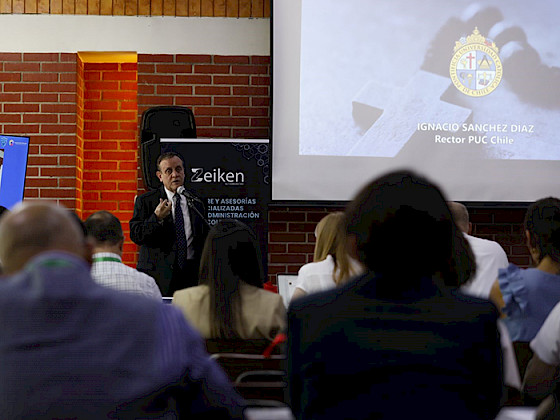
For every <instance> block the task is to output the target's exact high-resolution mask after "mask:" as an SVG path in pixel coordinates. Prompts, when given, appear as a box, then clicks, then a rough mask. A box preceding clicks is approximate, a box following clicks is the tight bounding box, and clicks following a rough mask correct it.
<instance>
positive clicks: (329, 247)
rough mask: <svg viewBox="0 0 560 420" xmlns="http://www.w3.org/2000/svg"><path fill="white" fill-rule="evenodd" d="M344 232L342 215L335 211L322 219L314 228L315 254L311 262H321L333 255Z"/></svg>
mask: <svg viewBox="0 0 560 420" xmlns="http://www.w3.org/2000/svg"><path fill="white" fill-rule="evenodd" d="M343 232H344V213H343V212H341V211H337V212H334V213H330V214H327V215H326V216H325V217H323V218H322V219H321V220H320V221H319V223H317V227H316V228H315V236H316V238H317V240H316V242H315V252H314V255H313V261H323V260H324V259H325V258H327V256H328V255H334V254H335V253H336V248H337V246H338V243H339V242H340V241H341V240H342V236H343Z"/></svg>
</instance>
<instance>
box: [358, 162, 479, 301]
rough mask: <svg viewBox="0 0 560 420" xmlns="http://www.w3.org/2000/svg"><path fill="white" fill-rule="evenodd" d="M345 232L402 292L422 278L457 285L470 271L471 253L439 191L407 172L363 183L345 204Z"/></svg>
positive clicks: (371, 265) (363, 257)
mask: <svg viewBox="0 0 560 420" xmlns="http://www.w3.org/2000/svg"><path fill="white" fill-rule="evenodd" d="M347 219H348V222H347V223H348V225H347V231H348V233H349V234H350V235H352V236H353V237H354V238H355V240H356V247H357V253H358V258H359V259H360V261H361V262H362V263H363V264H364V265H365V266H366V267H367V268H368V269H369V270H371V271H373V272H375V273H377V274H380V275H382V276H384V277H386V278H387V277H388V278H392V279H394V280H393V283H395V284H394V285H393V286H392V287H394V288H395V289H399V290H401V291H404V290H407V289H408V288H414V287H415V286H417V281H418V280H419V279H420V278H423V277H433V276H434V275H436V276H438V277H441V278H442V279H443V281H444V282H445V284H446V285H449V286H459V285H460V284H462V283H464V282H466V281H467V280H468V279H469V277H470V276H471V274H472V273H474V270H475V268H474V257H473V255H472V252H471V250H470V247H469V246H468V244H467V242H466V240H465V239H464V237H463V235H462V234H461V232H460V231H459V230H458V228H457V226H456V224H455V223H454V222H453V220H452V217H451V213H450V211H449V208H448V206H447V204H446V202H445V200H444V198H443V196H442V194H441V192H440V190H439V189H438V188H437V187H435V186H434V185H433V184H431V183H430V182H429V181H428V180H426V179H424V178H421V177H419V176H417V175H416V174H414V173H410V172H404V171H400V172H393V173H389V174H387V175H385V176H382V177H381V178H378V179H376V180H374V181H372V182H370V183H369V184H368V185H366V186H365V187H364V188H362V190H361V191H360V192H359V193H358V195H357V196H356V198H355V199H354V200H353V201H352V202H351V203H350V204H349V206H348V208H347Z"/></svg>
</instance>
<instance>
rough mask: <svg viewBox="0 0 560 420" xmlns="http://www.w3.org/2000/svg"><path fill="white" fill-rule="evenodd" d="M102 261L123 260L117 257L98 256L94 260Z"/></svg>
mask: <svg viewBox="0 0 560 420" xmlns="http://www.w3.org/2000/svg"><path fill="white" fill-rule="evenodd" d="M102 261H113V262H121V260H120V259H119V258H117V257H97V258H94V259H93V262H102Z"/></svg>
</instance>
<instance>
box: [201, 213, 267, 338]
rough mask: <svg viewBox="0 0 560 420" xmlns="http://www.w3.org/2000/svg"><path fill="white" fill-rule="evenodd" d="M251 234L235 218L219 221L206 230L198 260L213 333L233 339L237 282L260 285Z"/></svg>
mask: <svg viewBox="0 0 560 420" xmlns="http://www.w3.org/2000/svg"><path fill="white" fill-rule="evenodd" d="M255 238H256V237H255V234H254V233H253V232H252V231H251V229H250V228H249V227H248V226H247V225H245V224H244V223H241V222H239V221H237V220H223V221H220V222H218V223H216V224H215V225H214V226H212V228H211V229H210V232H209V233H208V236H207V237H206V242H205V244H204V249H203V251H202V257H201V261H200V276H199V277H200V283H203V284H206V285H208V287H209V288H210V320H211V325H212V331H213V335H214V336H215V337H220V338H237V337H238V334H237V333H236V332H235V325H236V322H235V319H236V317H237V316H238V315H237V314H238V313H239V311H240V308H239V304H240V302H239V301H240V299H239V282H240V281H243V282H245V283H247V284H250V285H252V286H256V287H262V284H263V283H262V278H263V274H262V273H263V271H262V264H261V258H260V255H259V248H258V246H257V243H256V239H255Z"/></svg>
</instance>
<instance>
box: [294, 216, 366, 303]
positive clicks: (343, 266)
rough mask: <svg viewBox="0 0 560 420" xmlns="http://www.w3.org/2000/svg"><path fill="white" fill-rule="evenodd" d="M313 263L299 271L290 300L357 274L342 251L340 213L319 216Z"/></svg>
mask: <svg viewBox="0 0 560 420" xmlns="http://www.w3.org/2000/svg"><path fill="white" fill-rule="evenodd" d="M315 237H316V239H317V240H316V242H315V252H314V255H313V262H312V263H309V264H305V265H304V266H303V267H301V268H300V269H299V272H298V280H297V286H296V289H295V290H294V294H293V296H292V300H294V299H297V298H299V297H302V296H304V295H306V294H309V293H315V292H320V291H323V290H328V289H332V288H334V287H337V286H339V285H341V284H344V283H345V282H346V281H347V280H348V279H349V278H350V277H352V276H354V275H356V274H358V273H359V272H360V268H359V265H358V263H357V262H356V261H354V260H352V259H351V258H350V256H349V254H348V252H347V250H346V234H345V219H344V213H343V212H341V211H337V212H334V213H330V214H328V215H326V216H325V217H323V218H322V219H321V220H320V221H319V223H318V224H317V227H316V228H315Z"/></svg>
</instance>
